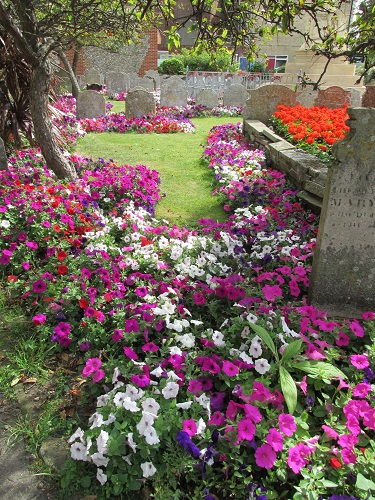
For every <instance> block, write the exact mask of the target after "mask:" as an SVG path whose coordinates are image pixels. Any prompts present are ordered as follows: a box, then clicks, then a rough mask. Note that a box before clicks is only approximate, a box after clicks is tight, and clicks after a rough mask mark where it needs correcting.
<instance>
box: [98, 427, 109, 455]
mask: <svg viewBox="0 0 375 500" xmlns="http://www.w3.org/2000/svg"><path fill="white" fill-rule="evenodd" d="M108 439H109V434H108V432H107V431H103V430H101V431H100V434H99V436H98V437H97V438H96V445H97V447H98V452H99V453H103V454H104V453H108V448H107V443H108Z"/></svg>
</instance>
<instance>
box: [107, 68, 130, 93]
mask: <svg viewBox="0 0 375 500" xmlns="http://www.w3.org/2000/svg"><path fill="white" fill-rule="evenodd" d="M106 83H107V91H108V97H110V98H112V97H114V96H115V95H116V94H121V92H126V90H127V89H128V85H127V79H126V75H125V73H118V72H117V71H108V73H107V74H106Z"/></svg>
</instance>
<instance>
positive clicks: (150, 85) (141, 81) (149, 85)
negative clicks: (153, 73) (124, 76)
mask: <svg viewBox="0 0 375 500" xmlns="http://www.w3.org/2000/svg"><path fill="white" fill-rule="evenodd" d="M135 83H136V85H135V86H137V87H142V88H144V89H145V90H148V91H149V92H153V91H154V80H153V79H152V78H148V77H147V76H144V77H143V78H140V77H138V79H137V81H136V82H135ZM132 88H133V87H132Z"/></svg>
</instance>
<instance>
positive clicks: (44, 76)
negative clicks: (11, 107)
mask: <svg viewBox="0 0 375 500" xmlns="http://www.w3.org/2000/svg"><path fill="white" fill-rule="evenodd" d="M50 78H51V68H50V64H49V62H48V60H46V59H44V60H42V61H39V64H38V65H37V66H36V67H35V66H34V67H33V72H32V77H31V82H30V112H31V116H32V119H33V123H34V133H35V139H36V142H37V143H38V145H39V146H40V149H41V150H42V154H43V156H44V158H45V160H46V163H47V166H48V168H50V169H51V170H52V171H53V172H55V174H56V175H57V177H58V178H59V179H69V180H70V181H74V180H76V179H77V173H76V171H75V169H74V167H73V165H71V164H70V163H69V162H68V160H67V159H66V158H65V157H64V155H63V153H62V151H61V149H60V148H59V146H58V144H57V142H56V139H55V137H54V135H53V130H52V123H51V119H50V116H49V113H48V97H49V83H50Z"/></svg>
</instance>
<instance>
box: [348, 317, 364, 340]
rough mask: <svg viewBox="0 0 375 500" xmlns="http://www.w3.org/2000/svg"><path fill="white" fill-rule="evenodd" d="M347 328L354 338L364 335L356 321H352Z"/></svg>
mask: <svg viewBox="0 0 375 500" xmlns="http://www.w3.org/2000/svg"><path fill="white" fill-rule="evenodd" d="M349 328H350V329H351V331H352V332H353V333H354V335H355V336H356V337H363V336H364V335H365V331H364V329H363V328H362V326H361V325H360V324H359V323H358V321H352V322H351V323H350V325H349Z"/></svg>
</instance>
